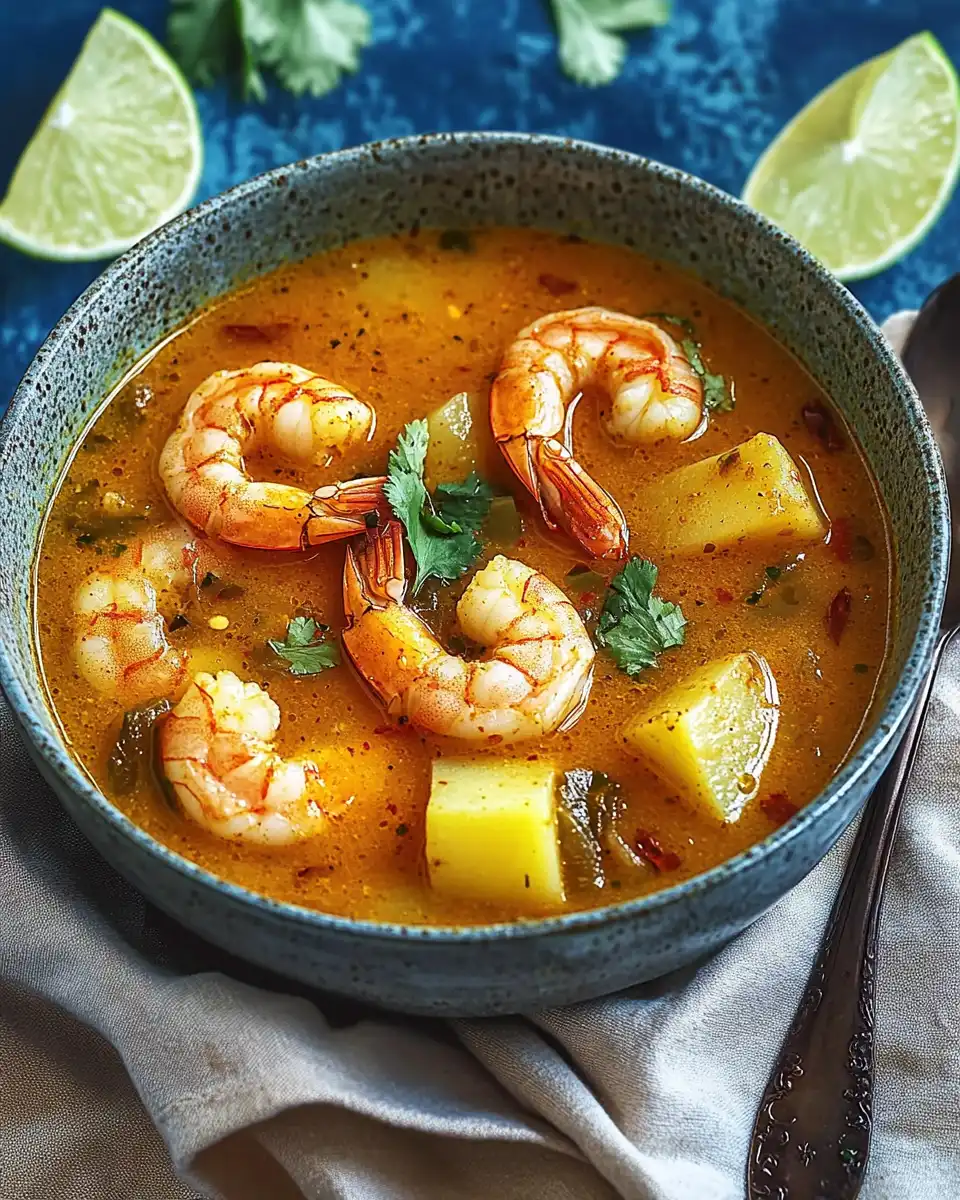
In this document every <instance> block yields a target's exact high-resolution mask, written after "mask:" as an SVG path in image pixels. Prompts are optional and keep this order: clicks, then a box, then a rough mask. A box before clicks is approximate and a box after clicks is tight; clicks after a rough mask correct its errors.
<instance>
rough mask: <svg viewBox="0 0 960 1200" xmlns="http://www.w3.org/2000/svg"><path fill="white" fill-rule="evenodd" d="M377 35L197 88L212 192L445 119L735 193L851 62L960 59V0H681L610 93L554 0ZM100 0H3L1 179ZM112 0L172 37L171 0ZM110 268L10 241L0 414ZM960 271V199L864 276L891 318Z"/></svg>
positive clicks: (393, 11)
mask: <svg viewBox="0 0 960 1200" xmlns="http://www.w3.org/2000/svg"><path fill="white" fill-rule="evenodd" d="M367 5H368V7H369V9H370V11H371V13H372V16H373V23H374V35H373V36H374V42H373V45H371V46H370V47H369V48H368V49H367V50H366V51H365V53H364V55H363V64H362V67H361V70H360V72H359V73H358V74H357V75H356V76H353V77H351V78H350V79H348V80H347V82H346V83H345V84H344V85H342V86H341V87H340V88H339V89H338V90H337V91H335V92H333V93H331V94H330V95H329V96H325V97H324V98H323V99H321V100H295V99H293V98H292V97H289V96H287V95H285V94H282V93H280V92H277V91H274V92H272V94H271V97H270V99H269V101H268V103H267V104H266V105H264V106H262V107H261V106H256V105H246V104H243V103H241V102H240V101H239V100H238V99H237V98H236V97H235V96H233V95H231V94H230V92H229V91H228V90H227V89H226V88H221V89H217V90H213V91H209V92H204V93H201V95H200V97H199V105H200V115H201V119H202V121H203V127H204V133H205V136H206V164H205V169H204V173H203V180H202V183H201V188H200V197H201V198H202V197H203V196H208V195H210V194H212V193H214V192H218V191H220V190H222V189H223V188H225V187H227V186H229V185H231V184H233V183H237V182H239V181H240V180H243V179H246V178H248V177H249V176H250V175H254V174H256V173H258V172H260V171H263V170H265V169H267V168H268V167H272V166H275V165H277V164H279V163H284V162H288V161H290V160H292V159H296V158H302V157H304V156H306V155H310V154H316V153H318V152H321V151H324V150H332V149H336V148H338V147H340V146H347V145H352V144H356V143H358V142H364V141H369V140H371V139H374V138H382V137H394V136H399V135H402V134H409V133H421V132H426V131H432V130H453V129H518V130H533V131H539V132H549V133H560V134H565V135H569V136H574V137H580V138H587V139H590V140H593V141H598V142H606V143H608V144H610V145H614V146H619V147H622V148H625V149H629V150H635V151H638V152H640V153H643V154H648V155H650V156H652V157H654V158H657V159H660V160H661V161H663V162H666V163H670V164H672V165H674V166H679V167H683V168H685V169H686V170H688V171H692V172H694V173H695V174H698V175H702V176H703V177H704V178H706V179H709V180H710V181H711V182H713V183H716V184H718V185H719V186H720V187H722V188H725V189H727V190H728V191H731V192H735V193H737V192H739V191H740V189H741V188H742V186H743V183H744V180H745V179H746V177H747V174H748V172H749V169H750V167H751V165H752V164H753V162H754V161H755V159H756V158H757V156H758V154H759V153H760V152H761V151H762V150H763V148H764V146H765V145H766V144H767V143H768V142H769V141H770V139H771V138H772V137H773V136H774V134H775V133H776V132H777V130H778V129H779V128H780V127H781V126H782V125H783V124H784V122H785V121H786V120H787V119H788V118H789V117H791V116H792V115H793V114H794V113H795V112H796V111H797V109H799V108H800V107H801V106H802V105H803V104H804V103H805V102H806V101H807V100H809V99H810V97H811V96H813V95H814V94H815V93H816V92H817V91H818V90H819V89H820V88H822V87H823V86H824V85H825V84H827V83H829V82H830V81H831V80H832V79H834V78H835V77H836V76H837V75H839V74H840V73H841V72H842V71H845V70H847V68H849V67H851V66H853V65H855V64H856V63H858V62H861V61H862V60H863V59H865V58H868V57H870V56H871V55H874V54H878V53H880V52H881V51H884V50H887V49H889V48H890V47H891V46H893V45H895V44H896V43H897V42H899V41H900V40H902V39H903V38H905V37H907V36H909V35H910V34H912V33H916V32H918V31H919V30H921V29H930V30H932V31H933V32H934V33H935V34H936V35H937V37H939V38H940V40H941V42H942V43H943V45H944V47H945V48H946V50H947V52H948V54H950V56H951V57H952V58H953V60H954V62H956V63H960V0H805V2H803V3H799V2H798V0H674V16H673V19H672V20H671V21H670V23H669V25H667V26H666V27H665V28H663V29H660V30H656V31H654V32H652V33H640V34H637V35H634V36H631V37H630V39H629V40H630V56H629V60H628V62H627V65H626V68H625V70H624V72H623V74H622V76H621V77H620V79H619V80H618V81H617V82H616V83H615V84H612V85H611V86H609V87H606V88H602V89H599V90H587V89H583V88H580V87H577V86H576V85H575V84H573V83H572V82H570V81H569V80H568V79H567V78H566V77H565V76H563V75H562V74H561V72H560V70H559V68H558V65H557V59H556V45H555V40H554V36H553V31H552V28H551V25H550V23H549V17H548V9H547V5H546V0H367ZM100 7H101V5H100V4H98V3H96V0H32V2H24V3H21V2H19V0H0V47H3V48H4V49H5V51H6V53H5V54H4V55H3V61H4V70H3V75H2V78H0V112H2V113H3V120H2V122H0V188H2V187H3V186H5V183H6V180H7V179H8V178H9V176H10V174H11V172H12V170H13V167H14V164H15V163H16V160H17V158H18V156H19V154H20V152H21V150H22V149H23V147H24V145H25V144H26V142H27V140H28V138H29V136H30V134H31V132H32V130H33V129H34V127H35V125H36V123H37V121H38V120H39V119H40V117H41V116H42V114H43V112H44V110H45V108H46V106H47V104H48V103H49V101H50V98H51V97H52V95H53V93H54V92H55V91H56V88H57V86H58V85H59V84H60V82H61V80H62V79H63V77H64V76H65V75H66V73H67V71H68V69H69V67H70V63H71V62H72V60H73V58H74V56H75V54H76V52H77V50H78V48H79V46H80V43H81V41H82V40H83V36H84V34H85V33H86V31H87V29H88V28H89V26H90V24H91V23H92V21H93V19H94V17H95V16H96V14H97V12H98V11H99V8H100ZM115 7H118V8H120V9H122V10H123V11H124V12H126V13H127V14H129V15H130V16H132V17H134V18H135V19H136V20H138V21H140V22H141V23H142V24H143V25H145V26H147V28H149V29H150V30H151V31H152V32H153V33H155V34H156V35H157V36H159V37H162V36H163V31H164V22H165V18H166V10H167V3H166V0H117V3H116V5H115ZM101 267H102V264H100V265H98V264H88V265H64V264H57V263H43V262H35V261H32V260H30V259H28V258H25V257H23V256H21V255H19V254H17V253H15V252H13V251H9V250H5V249H3V248H0V409H2V408H3V407H4V406H5V405H6V402H7V400H8V399H9V396H10V395H11V393H12V392H13V390H14V388H15V386H16V383H17V381H18V380H19V378H20V375H21V374H22V373H23V371H24V369H25V368H26V366H27V364H28V362H29V360H30V358H31V356H32V355H33V353H34V351H35V350H36V348H37V346H38V345H39V344H40V342H41V341H42V339H43V337H44V336H45V335H46V333H47V332H48V330H49V329H50V328H51V326H52V325H53V324H54V322H55V321H56V320H57V318H58V317H59V316H60V315H61V314H62V312H63V311H64V310H65V309H66V308H67V306H68V305H69V303H70V302H71V301H72V300H73V299H74V297H75V296H77V295H78V294H79V292H80V291H82V289H83V288H84V287H85V286H86V285H87V283H89V281H90V280H91V279H93V278H94V276H95V275H96V274H97V273H98V271H99V270H100V269H101ZM958 268H960V193H958V195H957V196H955V198H954V200H953V202H952V203H951V205H950V206H949V208H948V209H947V211H946V213H945V214H944V216H943V217H942V218H941V220H940V223H939V224H938V226H937V227H936V228H935V229H934V231H933V232H932V233H931V235H930V236H929V237H928V238H927V240H926V241H925V242H924V243H923V244H922V245H921V246H920V247H919V248H918V249H917V250H915V251H914V252H913V254H911V255H910V256H908V257H907V258H906V259H905V260H904V261H903V262H902V263H900V264H899V265H898V266H896V267H894V268H892V269H891V270H889V271H887V272H885V273H884V274H882V275H880V276H878V277H876V278H875V279H872V280H867V281H866V282H864V283H861V284H858V285H856V288H855V290H856V292H857V294H858V295H859V296H860V297H861V299H862V300H863V301H864V302H865V303H866V304H867V306H868V307H869V308H870V310H871V311H872V313H873V314H874V316H875V317H877V318H878V319H880V318H883V317H884V316H886V315H887V314H888V313H889V312H891V311H893V310H894V309H896V308H901V307H904V306H907V305H914V304H916V303H918V302H919V301H920V300H922V299H923V297H924V296H925V295H926V294H927V292H929V291H930V290H931V288H933V287H934V286H935V285H936V284H937V283H938V282H939V281H940V279H941V278H942V277H943V276H944V275H946V274H948V273H951V272H952V271H954V270H956V269H958Z"/></svg>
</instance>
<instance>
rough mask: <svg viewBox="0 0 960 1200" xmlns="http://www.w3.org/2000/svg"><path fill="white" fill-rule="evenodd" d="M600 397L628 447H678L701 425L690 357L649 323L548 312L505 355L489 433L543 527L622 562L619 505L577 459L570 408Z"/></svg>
mask: <svg viewBox="0 0 960 1200" xmlns="http://www.w3.org/2000/svg"><path fill="white" fill-rule="evenodd" d="M591 385H593V386H596V387H598V388H600V389H602V390H603V391H604V392H605V393H606V395H607V397H608V398H609V407H608V408H607V409H606V410H605V411H604V412H603V414H602V417H601V419H602V422H603V424H604V427H605V428H606V430H607V432H608V433H609V434H610V435H611V436H612V437H614V438H618V439H622V440H623V441H627V442H656V441H660V440H663V439H671V440H682V439H684V438H688V437H690V436H691V435H692V434H694V433H695V432H696V431H697V429H698V428H699V427H700V424H701V421H702V420H703V414H704V409H703V385H702V383H701V380H700V378H699V376H698V375H697V374H696V372H695V371H694V370H693V367H692V366H691V365H690V362H689V360H688V358H687V356H686V355H685V354H684V352H683V350H682V349H681V348H680V347H679V346H678V345H677V343H676V342H675V341H674V340H673V338H672V337H670V336H669V334H667V333H664V331H663V330H662V329H661V328H660V327H659V326H658V325H655V324H654V323H653V322H652V321H646V320H641V319H640V318H638V317H631V316H628V315H627V314H625V313H618V312H611V311H610V310H608V309H605V308H577V309H572V310H570V311H569V312H556V313H548V314H547V315H546V316H543V317H540V318H539V319H538V320H536V321H534V322H533V323H532V324H531V325H528V326H527V327H526V328H525V329H522V330H521V331H520V333H519V334H518V335H517V337H516V339H515V340H514V341H513V342H512V343H511V344H510V345H509V346H508V347H507V350H506V353H505V354H504V356H503V361H502V363H501V365H500V371H499V373H498V374H497V377H496V379H495V380H494V382H493V387H492V388H491V391H490V426H491V429H492V431H493V436H494V438H495V439H496V441H497V442H498V443H499V445H500V449H501V450H502V451H503V454H504V456H505V457H506V459H507V462H508V463H509V464H510V466H511V468H512V469H513V472H514V474H515V475H516V476H517V478H518V479H519V480H520V481H521V483H523V485H524V487H526V488H527V490H528V491H529V492H530V493H531V495H533V496H534V497H535V498H536V500H537V502H538V504H539V506H540V511H541V513H542V514H543V518H544V520H545V521H546V523H547V525H548V526H549V527H550V528H552V529H555V528H557V527H558V526H559V527H560V528H562V529H564V530H565V531H566V532H567V533H568V534H569V535H570V536H571V537H572V538H574V540H575V541H577V542H579V543H580V545H581V546H582V547H583V548H584V549H585V550H586V551H587V552H588V553H589V554H590V555H591V556H593V557H595V558H614V559H618V558H624V557H626V554H627V548H628V543H629V533H628V530H627V523H626V519H625V518H624V515H623V513H622V511H621V510H620V506H619V505H618V504H617V502H616V501H615V500H614V499H613V497H612V496H610V495H609V493H608V492H606V491H605V490H604V488H602V487H601V486H600V484H599V483H597V482H596V480H595V479H593V478H591V476H590V475H589V474H588V473H587V471H586V470H585V469H584V468H583V467H582V466H581V464H580V463H579V462H578V461H577V459H576V458H575V457H574V453H573V446H572V420H571V419H570V418H571V417H572V411H573V402H574V400H575V399H576V397H577V396H578V395H579V393H580V391H581V390H582V389H583V388H585V387H588V386H591Z"/></svg>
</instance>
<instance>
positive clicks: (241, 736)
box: [159, 671, 328, 846]
mask: <svg viewBox="0 0 960 1200" xmlns="http://www.w3.org/2000/svg"><path fill="white" fill-rule="evenodd" d="M279 726H280V709H279V708H278V707H277V705H276V703H275V702H274V701H273V700H272V699H271V698H270V696H269V695H267V693H266V692H265V691H263V689H262V688H260V687H259V686H258V685H257V684H255V683H244V682H243V680H241V679H239V678H238V677H237V676H236V675H234V674H233V672H232V671H220V672H219V673H218V674H216V675H209V674H207V673H206V672H204V671H201V672H198V674H196V675H195V676H194V677H193V680H192V682H191V684H190V686H189V687H188V688H187V690H186V692H185V693H184V695H183V698H182V700H181V701H180V703H179V704H178V705H177V706H176V708H174V709H173V711H172V712H171V713H170V714H169V716H167V717H166V719H165V720H164V722H163V724H162V726H161V727H160V736H159V747H160V762H161V764H162V767H163V772H164V774H165V775H166V777H167V779H168V780H169V782H170V784H171V786H172V787H173V790H174V793H175V794H176V797H177V800H178V801H179V803H180V805H181V807H182V808H183V811H184V812H185V813H186V815H187V816H188V817H190V818H191V819H192V820H194V821H196V822H197V824H198V825H202V826H203V827H204V829H206V830H208V831H209V832H210V833H212V834H214V835H215V836H216V837H220V838H228V839H232V840H235V841H242V842H249V843H257V844H260V845H271V846H280V845H286V844H289V843H291V842H301V841H304V840H306V839H307V838H313V837H317V836H319V835H320V834H322V833H324V832H325V831H326V829H327V827H328V818H327V813H326V811H325V810H324V808H323V806H322V803H321V802H322V801H323V800H324V799H325V788H326V785H325V783H324V780H323V778H322V777H321V775H320V771H319V768H318V767H317V765H316V764H315V763H314V762H312V761H311V760H309V759H292V760H291V759H283V758H281V757H280V755H279V754H278V753H277V751H276V749H275V748H274V746H273V740H274V738H275V737H276V734H277V729H278V728H279Z"/></svg>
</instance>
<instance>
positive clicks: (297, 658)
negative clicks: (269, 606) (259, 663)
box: [267, 617, 340, 675]
mask: <svg viewBox="0 0 960 1200" xmlns="http://www.w3.org/2000/svg"><path fill="white" fill-rule="evenodd" d="M326 632H327V627H326V625H320V624H318V622H316V621H315V620H314V619H313V617H294V618H293V620H292V621H291V622H290V624H289V625H288V626H287V636H286V639H285V641H282V642H278V641H276V640H275V639H273V638H270V639H269V640H268V641H267V645H268V646H269V647H270V649H271V650H272V651H273V652H274V654H276V655H277V657H278V658H282V659H283V660H284V661H285V662H286V663H287V670H288V671H289V672H290V674H291V675H319V674H320V672H321V671H326V670H328V669H329V668H330V667H335V666H337V665H338V664H339V662H340V649H339V647H338V646H337V643H336V642H325V641H324V640H323V638H324V635H325V634H326Z"/></svg>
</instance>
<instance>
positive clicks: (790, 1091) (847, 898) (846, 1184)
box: [747, 630, 957, 1200]
mask: <svg viewBox="0 0 960 1200" xmlns="http://www.w3.org/2000/svg"><path fill="white" fill-rule="evenodd" d="M956 632H957V631H956V630H952V631H950V632H949V633H946V634H943V635H942V636H941V638H940V641H939V643H938V645H937V649H936V652H935V654H934V656H933V662H932V663H931V664H930V669H929V671H928V672H927V676H926V678H925V679H924V681H923V684H922V686H921V688H920V693H919V695H918V697H917V703H916V707H915V708H914V710H913V714H912V715H911V717H910V719H909V721H908V723H907V729H906V733H905V734H904V737H903V741H902V742H901V743H900V746H899V748H898V750H897V751H896V753H895V755H894V757H893V758H892V760H891V761H890V765H889V766H888V767H887V769H886V770H885V771H884V773H883V775H882V776H881V777H880V780H879V782H878V783H877V786H876V788H875V789H874V791H873V795H872V796H871V798H870V801H869V802H868V804H867V807H866V810H865V812H864V816H863V820H862V821H861V823H860V828H859V830H858V831H857V837H856V841H855V842H854V845H853V850H852V852H851V854H850V859H849V862H848V863H847V868H846V871H845V872H844V876H843V882H842V883H841V885H840V891H839V893H838V895H837V899H836V901H835V903H834V906H833V911H832V912H831V914H830V920H829V921H828V923H827V928H826V932H825V933H824V935H823V942H822V943H821V946H820V952H819V954H818V955H817V959H816V962H815V963H814V965H813V970H812V971H811V972H810V978H809V979H808V981H807V986H806V989H805V990H804V993H803V997H802V998H801V1000H800V1007H799V1008H798V1009H797V1015H796V1016H795V1017H794V1019H793V1024H792V1025H791V1026H790V1030H789V1032H788V1033H787V1036H786V1039H785V1041H784V1043H783V1047H782V1049H781V1051H780V1055H779V1057H778V1059H777V1061H776V1063H775V1065H774V1068H773V1072H772V1074H771V1076H770V1081H769V1083H768V1084H767V1088H766V1091H765V1092H764V1095H763V1100H762V1101H761V1103H760V1108H759V1111H758V1112H757V1120H756V1124H755V1125H754V1128H753V1138H752V1141H751V1144H750V1161H749V1163H748V1166H747V1185H748V1194H749V1198H750V1200H825V1198H826V1197H829V1200H854V1197H855V1196H857V1194H858V1193H859V1191H860V1184H861V1182H862V1180H863V1174H864V1171H865V1169H866V1165H867V1155H868V1152H869V1149H870V1126H871V1117H872V1110H873V1000H874V967H875V961H876V950H877V927H878V924H879V916H880V902H881V899H882V895H883V884H884V881H885V879H886V874H887V867H888V865H889V862H890V850H891V847H892V846H893V839H894V835H895V834H896V831H897V823H898V821H899V818H900V810H901V808H902V805H903V796H904V792H905V791H906V783H907V779H908V777H909V774H910V770H911V768H912V767H913V763H914V759H915V758H916V752H917V747H918V745H919V744H920V734H921V732H922V730H923V723H924V718H925V717H926V714H927V705H928V702H929V700H930V693H931V690H932V688H933V681H934V679H935V677H936V674H937V670H938V668H939V666H940V663H941V661H942V659H943V652H944V650H945V648H946V646H947V644H948V642H949V641H950V640H951V639H952V638H953V636H954V634H955V633H956Z"/></svg>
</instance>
